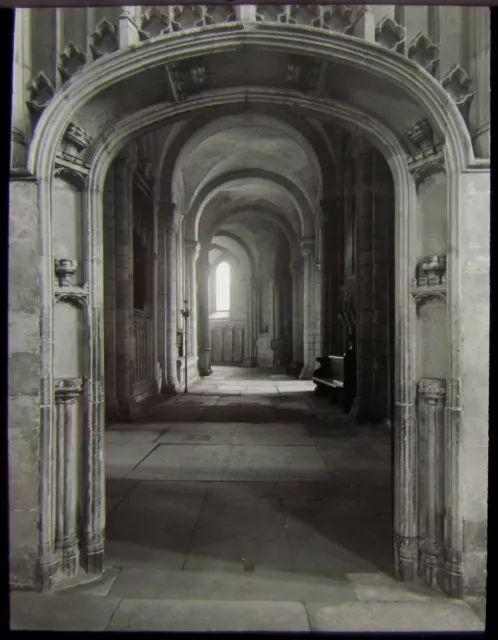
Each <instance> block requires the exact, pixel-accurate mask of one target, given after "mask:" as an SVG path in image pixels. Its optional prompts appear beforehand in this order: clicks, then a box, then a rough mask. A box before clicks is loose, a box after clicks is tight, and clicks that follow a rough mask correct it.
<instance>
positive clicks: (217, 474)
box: [128, 444, 232, 481]
mask: <svg viewBox="0 0 498 640" xmlns="http://www.w3.org/2000/svg"><path fill="white" fill-rule="evenodd" d="M231 453H232V447H231V446H228V445H209V446H205V445H194V444H184V445H182V444H178V445H177V444H161V445H158V447H157V448H156V449H155V451H154V452H153V453H152V454H151V455H150V456H149V457H148V458H147V459H146V460H145V461H144V463H143V464H142V465H139V466H138V467H137V468H136V469H134V470H133V472H132V473H130V474H128V477H131V478H141V479H144V480H146V479H154V480H159V479H161V480H193V481H201V480H222V479H223V476H224V474H225V470H226V469H227V466H228V462H229V459H230V455H231Z"/></svg>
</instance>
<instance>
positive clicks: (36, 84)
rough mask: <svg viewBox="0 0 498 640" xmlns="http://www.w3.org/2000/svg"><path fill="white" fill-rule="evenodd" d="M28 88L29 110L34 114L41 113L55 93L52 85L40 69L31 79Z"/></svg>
mask: <svg viewBox="0 0 498 640" xmlns="http://www.w3.org/2000/svg"><path fill="white" fill-rule="evenodd" d="M28 90H29V92H30V94H31V98H30V100H28V101H27V105H28V108H29V110H30V111H31V112H32V113H35V114H38V113H41V112H42V111H43V109H45V107H46V106H47V105H48V103H49V102H50V100H52V98H53V97H54V94H55V88H54V85H53V84H52V82H51V81H50V80H49V78H47V76H46V75H45V74H44V73H43V71H40V73H38V74H37V75H36V76H35V77H34V78H33V79H32V80H31V82H30V84H29V87H28Z"/></svg>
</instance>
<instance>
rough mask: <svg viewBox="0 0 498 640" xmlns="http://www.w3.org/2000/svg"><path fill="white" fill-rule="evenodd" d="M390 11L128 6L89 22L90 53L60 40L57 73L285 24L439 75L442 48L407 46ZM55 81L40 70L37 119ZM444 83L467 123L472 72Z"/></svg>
mask: <svg viewBox="0 0 498 640" xmlns="http://www.w3.org/2000/svg"><path fill="white" fill-rule="evenodd" d="M385 8H386V15H383V16H382V14H381V13H379V11H377V12H376V13H375V14H373V13H372V12H371V9H369V8H368V7H367V6H363V5H244V6H230V5H227V6H225V5H181V6H177V5H171V6H161V7H156V6H154V7H149V8H148V9H147V10H146V11H144V8H142V7H129V6H126V7H125V6H124V7H122V8H121V13H120V15H119V17H118V18H117V19H116V15H115V14H113V15H111V16H109V17H107V16H104V17H102V19H101V20H100V21H99V22H98V23H96V24H95V23H93V24H92V22H91V20H88V21H87V28H88V29H89V30H90V31H89V33H88V43H89V44H88V50H87V51H83V50H82V48H81V47H78V46H77V45H76V44H75V43H74V42H72V41H69V42H65V41H64V40H63V38H62V39H61V38H59V40H60V43H59V45H60V46H58V47H57V51H58V64H57V68H58V71H59V74H60V82H61V83H62V85H63V84H64V83H66V82H67V81H69V80H70V79H71V78H72V77H74V76H75V75H76V74H78V73H80V72H81V71H82V70H84V69H86V68H87V67H88V66H89V65H91V64H92V63H93V62H94V61H96V60H99V59H100V58H102V57H104V56H106V55H109V54H112V53H114V52H115V51H118V50H119V49H125V48H128V47H130V46H137V45H139V44H140V42H143V41H147V40H149V39H155V38H159V37H165V36H174V35H175V34H178V33H179V32H184V31H190V30H196V31H198V30H200V29H205V28H209V27H212V26H216V25H224V24H227V25H228V24H231V23H235V22H237V23H239V24H240V23H242V24H243V25H246V24H247V25H251V28H254V27H255V26H256V25H258V24H261V23H269V24H282V25H286V26H287V27H288V26H291V27H292V26H296V27H306V28H311V29H317V30H320V31H324V30H325V31H328V32H330V33H338V34H342V35H343V36H354V37H356V38H361V39H364V40H367V41H370V42H372V43H375V44H377V45H378V46H380V47H383V48H387V49H388V50H390V51H392V52H393V53H395V54H398V55H402V56H404V57H408V58H409V59H410V60H412V61H413V62H414V63H416V64H417V65H418V66H420V67H421V69H423V70H424V72H426V73H433V69H434V65H435V64H436V62H437V59H438V47H437V46H436V45H435V44H433V43H432V42H431V41H430V39H429V38H428V37H427V36H426V35H425V34H424V33H422V32H420V33H418V34H417V36H416V37H415V38H414V39H413V40H412V41H410V42H408V43H405V29H404V27H403V26H402V25H400V24H398V23H397V22H396V20H395V19H394V18H393V17H392V15H391V13H392V12H390V11H389V9H390V7H389V6H386V7H385ZM67 11H71V10H70V9H69V10H67ZM89 11H90V10H89ZM68 18H69V16H68ZM69 21H70V19H69ZM367 23H368V24H367ZM370 23H371V25H370ZM366 24H367V26H365V25H366ZM368 25H370V26H368ZM370 27H372V28H370ZM61 47H62V48H61ZM59 49H60V51H59ZM201 71H202V69H201ZM194 72H196V70H195V69H194V70H193V71H192V73H194ZM50 75H51V74H50V73H49V71H48V70H46V69H41V70H40V69H36V73H34V74H33V76H32V79H31V82H30V84H29V87H28V91H29V93H30V95H29V99H28V100H27V101H26V102H27V105H28V107H29V109H30V110H31V112H32V113H33V114H34V117H35V118H38V117H39V114H40V113H41V112H42V111H43V110H44V109H45V107H46V106H47V105H48V104H49V103H50V101H51V100H52V98H53V96H54V95H55V93H56V88H57V87H58V86H59V85H58V84H57V87H56V85H55V83H53V82H52V81H51V80H50V77H49V76H50ZM201 80H202V78H201ZM201 80H199V78H197V76H196V78H194V81H196V82H200V81H201ZM57 82H59V80H58V81H57ZM441 83H442V86H443V87H444V88H445V89H446V91H447V92H448V94H449V96H450V97H451V98H452V99H453V100H454V102H455V103H456V104H457V106H458V108H459V109H460V110H461V111H462V114H463V116H464V118H465V119H467V117H468V109H469V107H470V102H471V101H472V98H473V95H474V94H473V91H472V88H471V81H470V79H469V77H468V75H467V73H466V71H465V70H464V69H462V68H461V67H460V66H458V65H455V67H454V68H452V69H451V71H450V72H449V73H448V74H447V75H446V76H445V77H444V78H442V80H441Z"/></svg>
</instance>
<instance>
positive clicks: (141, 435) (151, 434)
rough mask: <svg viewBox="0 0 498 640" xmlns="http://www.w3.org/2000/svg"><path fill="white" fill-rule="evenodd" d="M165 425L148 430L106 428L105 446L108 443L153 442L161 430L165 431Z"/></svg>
mask: <svg viewBox="0 0 498 640" xmlns="http://www.w3.org/2000/svg"><path fill="white" fill-rule="evenodd" d="M166 429H167V425H164V426H163V428H162V430H161V431H160V430H158V429H155V430H150V429H142V428H140V429H135V430H134V431H130V430H129V429H116V428H114V429H108V430H106V432H105V443H106V446H108V445H110V444H144V443H149V442H155V441H156V440H157V439H158V438H159V437H160V436H161V433H163V431H166Z"/></svg>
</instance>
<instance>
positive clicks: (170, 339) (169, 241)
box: [166, 219, 178, 393]
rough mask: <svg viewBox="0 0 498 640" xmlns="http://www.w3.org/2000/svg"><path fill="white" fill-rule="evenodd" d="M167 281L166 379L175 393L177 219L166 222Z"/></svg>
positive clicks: (176, 382)
mask: <svg viewBox="0 0 498 640" xmlns="http://www.w3.org/2000/svg"><path fill="white" fill-rule="evenodd" d="M166 226H167V232H166V259H167V268H166V279H167V288H166V292H167V303H166V305H167V310H168V324H167V356H168V357H167V365H166V377H167V380H168V390H169V391H170V392H173V393H175V392H176V390H177V388H178V374H177V368H176V363H177V360H178V349H177V346H176V332H177V329H178V313H177V270H176V267H177V260H176V248H177V233H178V223H177V221H176V220H175V219H173V220H171V219H169V220H167V221H166Z"/></svg>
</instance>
